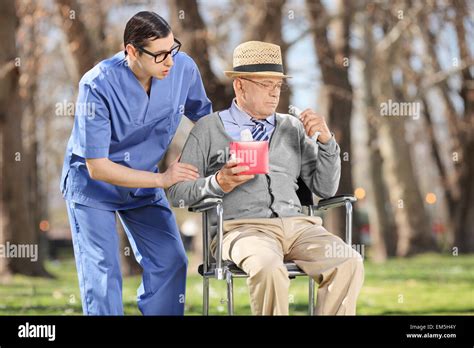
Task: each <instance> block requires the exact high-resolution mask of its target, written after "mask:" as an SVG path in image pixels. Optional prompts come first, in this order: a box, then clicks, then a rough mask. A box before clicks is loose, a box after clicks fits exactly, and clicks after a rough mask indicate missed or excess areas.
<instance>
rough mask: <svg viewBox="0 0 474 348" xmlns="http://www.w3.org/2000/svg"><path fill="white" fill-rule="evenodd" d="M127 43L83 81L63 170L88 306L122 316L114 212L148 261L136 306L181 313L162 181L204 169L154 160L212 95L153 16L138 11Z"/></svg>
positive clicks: (207, 106)
mask: <svg viewBox="0 0 474 348" xmlns="http://www.w3.org/2000/svg"><path fill="white" fill-rule="evenodd" d="M124 45H125V52H120V53H117V54H116V55H115V56H113V57H111V58H109V59H106V60H104V61H102V62H100V63H99V64H97V65H96V66H95V67H94V68H92V69H91V70H90V71H88V72H87V73H86V74H85V75H84V76H83V77H82V79H81V81H80V83H79V95H78V98H77V103H76V113H75V120H74V127H73V130H72V134H71V137H70V139H69V142H68V146H67V150H66V155H65V159H64V167H63V172H62V177H61V191H62V193H63V196H64V198H65V200H66V202H67V210H68V216H69V222H70V225H71V231H72V239H73V245H74V254H75V258H76V267H77V272H78V277H79V286H80V291H81V298H82V307H83V311H84V314H88V315H121V314H123V303H122V275H121V272H120V261H119V260H120V257H119V239H118V235H117V232H116V228H115V217H116V214H117V215H118V217H119V219H120V221H121V223H122V224H123V226H124V229H125V231H126V233H127V236H128V239H129V241H130V244H131V246H132V248H133V252H134V254H135V257H136V259H137V261H138V262H139V263H140V265H141V266H142V268H143V278H142V284H141V285H140V288H139V289H138V307H139V309H140V311H141V312H142V313H143V314H145V315H182V314H183V313H184V294H185V284H186V268H187V258H186V254H185V251H184V248H183V244H182V242H181V238H180V235H179V231H178V228H177V225H176V221H175V217H174V215H173V212H172V211H171V210H170V207H169V204H168V201H167V199H166V196H165V192H164V188H168V187H170V186H171V185H173V184H175V183H176V182H180V181H187V180H194V179H196V178H197V177H198V176H199V174H198V172H197V169H196V168H195V167H194V166H191V165H188V164H185V163H179V162H178V161H177V160H176V161H174V162H173V163H172V164H171V165H170V167H169V168H168V169H167V170H166V172H164V173H159V172H158V167H157V163H158V162H159V161H160V159H161V158H162V157H163V155H164V153H165V152H166V150H167V148H168V146H169V144H170V142H171V140H172V139H173V136H174V134H175V132H176V129H177V127H178V124H179V121H180V119H181V117H182V115H183V114H184V115H186V116H187V117H188V118H189V119H191V120H192V121H194V122H195V121H197V120H198V119H199V118H201V117H202V116H205V115H207V114H209V113H210V112H211V111H212V108H211V102H210V101H209V99H208V98H207V96H206V93H205V90H204V86H203V83H202V81H201V76H200V73H199V71H198V68H197V66H196V64H195V63H194V61H193V60H192V59H191V58H190V57H189V56H188V55H186V54H185V53H181V52H178V51H179V49H180V46H181V44H180V43H179V41H178V40H177V39H175V38H174V36H173V33H172V31H171V28H170V27H169V25H168V23H167V22H166V21H165V20H164V19H163V18H162V17H160V16H159V15H157V14H156V13H153V12H148V11H145V12H139V13H137V14H136V15H135V16H133V17H132V18H131V19H130V20H129V21H128V23H127V25H126V27H125V32H124Z"/></svg>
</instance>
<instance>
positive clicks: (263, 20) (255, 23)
mask: <svg viewBox="0 0 474 348" xmlns="http://www.w3.org/2000/svg"><path fill="white" fill-rule="evenodd" d="M239 3H240V1H239ZM285 3H286V0H263V1H257V2H255V1H245V2H244V4H245V8H246V16H245V18H246V20H247V22H246V23H245V25H244V26H243V27H244V30H245V31H244V34H243V37H244V39H243V40H242V41H251V40H256V41H264V42H270V43H273V44H275V45H279V46H280V47H281V56H282V59H283V69H284V71H285V73H288V68H287V67H288V64H287V59H286V56H287V52H288V45H287V44H286V42H284V40H283V35H282V28H283V8H284V6H285ZM290 98H291V91H290V90H288V91H286V92H282V93H281V95H280V102H279V104H278V108H277V112H280V113H284V114H287V113H288V107H289V106H290Z"/></svg>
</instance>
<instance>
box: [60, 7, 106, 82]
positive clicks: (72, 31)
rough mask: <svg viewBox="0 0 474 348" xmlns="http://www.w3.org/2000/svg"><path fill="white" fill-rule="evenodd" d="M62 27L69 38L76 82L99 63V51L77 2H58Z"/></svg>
mask: <svg viewBox="0 0 474 348" xmlns="http://www.w3.org/2000/svg"><path fill="white" fill-rule="evenodd" d="M56 3H57V4H58V9H59V15H60V21H61V27H62V29H63V31H64V32H65V34H66V36H67V43H68V48H69V51H70V52H71V55H72V57H73V59H74V62H75V65H76V71H77V76H76V82H78V81H79V78H80V77H81V76H82V75H84V74H85V73H86V72H87V71H88V70H89V69H91V68H92V67H93V66H94V64H95V63H96V61H97V58H98V56H97V50H96V49H95V47H96V46H95V44H94V42H93V41H92V40H91V38H90V34H89V32H88V30H87V28H86V26H85V25H84V20H83V19H82V17H81V8H80V6H79V4H78V2H77V1H76V0H56Z"/></svg>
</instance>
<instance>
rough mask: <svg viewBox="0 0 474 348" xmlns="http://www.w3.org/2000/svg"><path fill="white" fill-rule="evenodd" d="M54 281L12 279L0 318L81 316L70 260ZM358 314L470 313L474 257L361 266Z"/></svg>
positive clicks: (219, 297)
mask: <svg viewBox="0 0 474 348" xmlns="http://www.w3.org/2000/svg"><path fill="white" fill-rule="evenodd" d="M47 268H48V270H49V271H50V272H51V273H53V274H55V275H56V277H57V278H56V279H54V280H49V279H38V278H29V277H24V276H19V275H15V276H14V277H13V278H12V279H11V280H10V281H8V282H7V283H4V284H1V285H0V314H1V315H25V314H26V315H29V314H33V315H47V314H51V315H61V314H66V315H77V314H81V313H82V311H81V306H80V297H79V288H78V284H77V276H76V272H75V266H74V262H73V260H72V259H65V260H63V261H60V262H48V264H47ZM190 273H191V274H190V275H189V277H188V283H187V284H188V285H187V298H186V313H187V314H188V315H200V314H201V304H202V300H201V299H202V281H201V277H200V276H199V275H197V274H195V272H194V270H193V271H190ZM139 283H140V278H139V277H138V276H137V277H128V278H125V279H124V292H123V299H124V308H125V313H126V314H140V313H139V311H138V309H137V307H136V302H135V297H136V295H135V294H136V288H137V286H138V284H139ZM225 293H226V292H225V283H224V282H223V281H217V280H212V281H211V314H222V315H224V314H226V304H225V302H224V299H225ZM234 294H235V311H236V313H237V314H243V315H245V314H250V307H249V296H248V291H247V286H246V283H245V279H236V280H235V290H234ZM307 297H308V286H307V278H299V279H295V280H292V282H291V288H290V303H291V305H290V314H295V315H304V314H306V311H307ZM358 313H359V314H379V315H384V314H390V315H401V314H409V315H418V314H421V315H424V314H432V315H435V314H437V315H453V314H461V315H462V314H468V315H473V314H474V256H449V255H443V256H441V255H434V254H430V255H422V256H418V257H415V258H410V259H395V260H390V261H388V262H386V263H385V264H374V263H371V262H366V263H365V283H364V287H363V289H362V293H361V295H360V297H359V302H358Z"/></svg>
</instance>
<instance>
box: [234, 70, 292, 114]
mask: <svg viewBox="0 0 474 348" xmlns="http://www.w3.org/2000/svg"><path fill="white" fill-rule="evenodd" d="M282 86H283V87H284V85H283V79H282V78H281V77H248V78H247V77H238V78H236V79H235V80H234V91H235V95H236V98H237V104H238V105H239V106H240V107H241V108H242V109H243V110H244V111H246V112H247V113H248V114H250V115H251V116H252V117H255V118H258V119H264V118H266V117H268V116H270V115H272V114H273V113H274V112H275V110H276V108H277V106H278V102H279V100H280V91H281V89H282Z"/></svg>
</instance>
